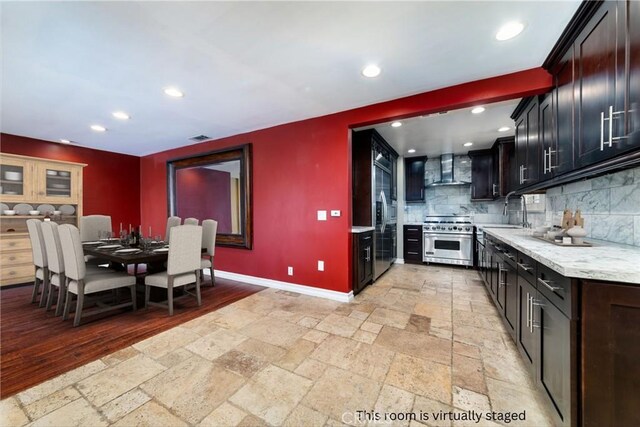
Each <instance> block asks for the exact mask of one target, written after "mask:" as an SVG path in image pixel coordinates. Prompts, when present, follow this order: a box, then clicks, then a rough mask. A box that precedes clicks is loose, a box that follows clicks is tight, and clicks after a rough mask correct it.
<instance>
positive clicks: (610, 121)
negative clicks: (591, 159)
mask: <svg viewBox="0 0 640 427" xmlns="http://www.w3.org/2000/svg"><path fill="white" fill-rule="evenodd" d="M624 113H625V111H613V105H610V106H609V147H612V146H613V143H614V142H618V141H619V140H621V139H626V138H627V136H626V135H625V136H616V137H615V138H614V137H613V116H616V115H618V114H624Z"/></svg>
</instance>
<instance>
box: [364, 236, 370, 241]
mask: <svg viewBox="0 0 640 427" xmlns="http://www.w3.org/2000/svg"><path fill="white" fill-rule="evenodd" d="M369 239H371V236H367V237H363V238H362V240H369Z"/></svg>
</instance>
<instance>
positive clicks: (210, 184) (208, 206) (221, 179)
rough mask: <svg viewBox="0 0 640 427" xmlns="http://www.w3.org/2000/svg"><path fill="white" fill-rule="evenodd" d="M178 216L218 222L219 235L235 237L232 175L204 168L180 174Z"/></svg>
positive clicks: (178, 173) (177, 186) (177, 179)
mask: <svg viewBox="0 0 640 427" xmlns="http://www.w3.org/2000/svg"><path fill="white" fill-rule="evenodd" d="M176 199H177V203H176V207H177V214H178V216H179V217H180V218H182V219H183V220H184V219H185V218H197V219H198V220H200V222H202V220H205V219H215V220H216V221H218V233H231V174H230V173H229V172H222V171H217V170H211V169H204V168H185V169H178V170H177V171H176Z"/></svg>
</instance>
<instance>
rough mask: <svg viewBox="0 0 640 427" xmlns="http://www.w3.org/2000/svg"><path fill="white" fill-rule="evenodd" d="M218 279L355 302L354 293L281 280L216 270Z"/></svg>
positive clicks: (207, 273)
mask: <svg viewBox="0 0 640 427" xmlns="http://www.w3.org/2000/svg"><path fill="white" fill-rule="evenodd" d="M204 274H205V275H209V270H207V269H205V273H204ZM215 275H216V277H221V278H223V279H230V280H236V281H238V282H244V283H249V284H250V285H258V286H265V287H267V288H275V289H282V290H283V291H290V292H297V293H299V294H303V295H310V296H313V297H319V298H326V299H330V300H333V301H339V302H351V301H353V291H350V292H348V293H347V292H338V291H332V290H329V289H322V288H314V287H313V286H306V285H298V284H295V283H288V282H281V281H279V280H273V279H265V278H263V277H256V276H248V275H246V274H239V273H232V272H230V271H222V270H215Z"/></svg>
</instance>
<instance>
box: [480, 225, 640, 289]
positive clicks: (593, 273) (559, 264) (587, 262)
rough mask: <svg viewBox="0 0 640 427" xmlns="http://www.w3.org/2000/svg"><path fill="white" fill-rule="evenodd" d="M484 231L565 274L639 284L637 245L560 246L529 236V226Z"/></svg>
mask: <svg viewBox="0 0 640 427" xmlns="http://www.w3.org/2000/svg"><path fill="white" fill-rule="evenodd" d="M484 231H485V233H487V234H488V235H490V236H493V237H495V238H497V239H498V240H501V241H502V242H504V243H506V244H508V245H510V246H512V247H514V248H515V249H517V250H518V251H520V252H522V253H523V254H525V255H528V256H530V257H531V258H533V259H535V260H536V261H538V262H540V263H542V264H544V265H546V266H547V267H549V268H551V269H553V270H555V271H557V272H558V273H560V274H562V275H563V276H566V277H575V278H578V279H594V280H603V281H608V282H621V283H633V284H640V247H638V246H629V245H622V244H618V243H612V242H605V241H603V240H596V239H589V238H586V239H585V241H587V242H589V243H592V244H593V246H592V247H566V246H565V247H563V246H557V245H554V244H553V243H546V242H543V241H541V240H538V239H536V238H535V237H533V236H531V230H529V229H523V228H520V229H509V228H486V229H485V230H484Z"/></svg>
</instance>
